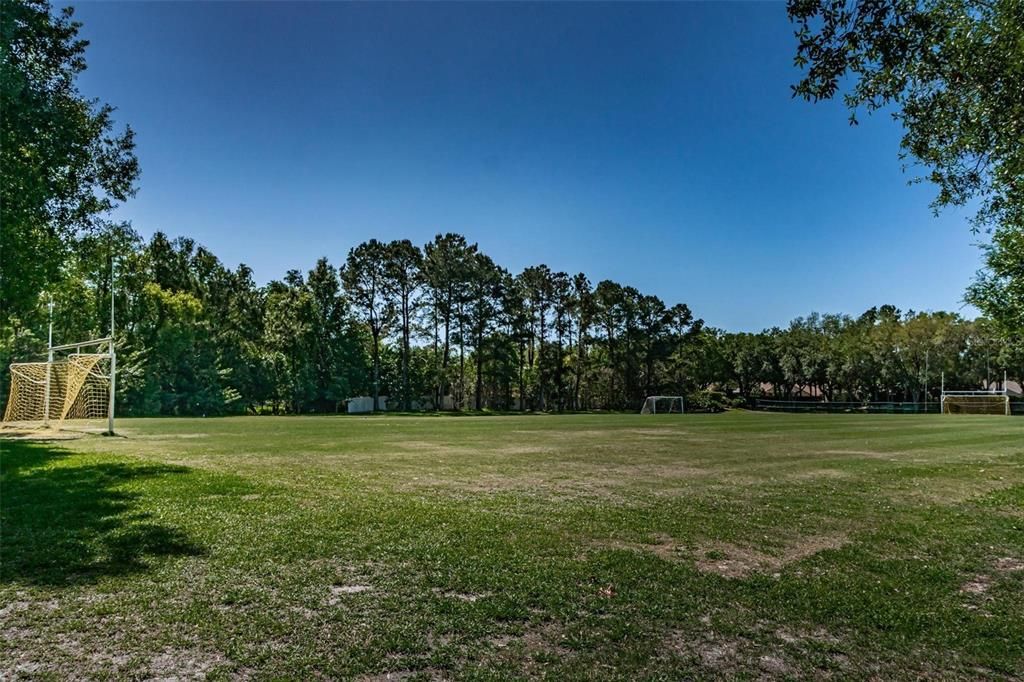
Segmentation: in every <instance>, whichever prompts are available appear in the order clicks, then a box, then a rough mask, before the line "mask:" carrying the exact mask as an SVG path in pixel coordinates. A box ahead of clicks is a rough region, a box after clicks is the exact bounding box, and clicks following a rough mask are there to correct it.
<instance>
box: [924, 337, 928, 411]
mask: <svg viewBox="0 0 1024 682" xmlns="http://www.w3.org/2000/svg"><path fill="white" fill-rule="evenodd" d="M924 413H925V414H928V349H925V351H924Z"/></svg>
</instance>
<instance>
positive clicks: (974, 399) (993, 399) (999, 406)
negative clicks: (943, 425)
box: [939, 373, 1011, 416]
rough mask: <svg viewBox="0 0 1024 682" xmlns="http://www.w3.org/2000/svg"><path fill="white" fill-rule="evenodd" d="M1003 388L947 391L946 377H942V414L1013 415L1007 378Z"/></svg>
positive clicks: (1004, 378)
mask: <svg viewBox="0 0 1024 682" xmlns="http://www.w3.org/2000/svg"><path fill="white" fill-rule="evenodd" d="M1002 386H1003V388H1001V389H991V390H988V391H947V390H946V377H945V375H943V377H942V394H941V398H940V399H939V400H940V402H939V404H940V405H941V410H942V414H999V415H1007V416H1009V415H1010V414H1011V410H1010V394H1009V392H1008V391H1007V390H1006V376H1005V373H1004V375H1003V384H1002Z"/></svg>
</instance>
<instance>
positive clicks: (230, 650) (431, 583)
mask: <svg viewBox="0 0 1024 682" xmlns="http://www.w3.org/2000/svg"><path fill="white" fill-rule="evenodd" d="M120 428H121V429H122V431H123V433H124V434H125V436H126V437H125V438H100V437H95V436H89V437H85V438H81V439H78V440H74V441H62V442H52V443H32V442H23V441H7V442H4V443H3V444H2V447H3V455H2V476H3V478H2V488H0V493H2V495H0V502H2V530H0V532H2V568H0V628H2V632H0V677H14V678H17V677H21V676H24V677H28V678H43V679H45V678H54V679H58V678H59V679H64V678H68V677H78V678H104V677H116V678H123V677H136V678H148V677H157V678H177V679H191V678H202V677H206V676H208V677H210V678H214V679H217V678H232V677H251V678H293V679H311V678H317V677H323V678H333V679H353V678H355V679H406V678H409V679H447V678H459V679H507V678H521V677H551V678H555V679H584V678H586V679H594V678H601V679H611V678H621V679H679V678H681V677H685V678H726V677H727V678H737V677H740V678H742V677H747V678H764V677H771V678H786V677H828V676H832V677H837V678H844V679H847V678H877V679H910V678H918V677H922V676H924V677H931V678H936V677H950V678H952V677H961V678H972V679H973V678H996V679H999V678H1005V679H1014V678H1017V679H1019V678H1021V677H1024V419H1018V418H1006V417H948V416H947V417H942V416H926V415H922V416H887V415H880V416H867V415H808V416H796V415H775V414H750V413H730V414H724V415H686V416H683V417H680V416H667V415H666V416H657V417H641V416H639V415H637V416H628V415H620V416H616V415H610V416H596V415H595V416H590V415H588V416H565V417H554V416H533V417H478V418H468V417H467V418H445V417H383V416H381V417H367V418H348V417H335V418H302V417H293V418H271V417H263V418H230V419H164V420H123V421H121V422H120ZM389 675H390V677H389Z"/></svg>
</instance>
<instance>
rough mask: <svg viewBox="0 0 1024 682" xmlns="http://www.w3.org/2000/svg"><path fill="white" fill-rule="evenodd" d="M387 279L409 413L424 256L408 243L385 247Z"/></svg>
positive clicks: (403, 387)
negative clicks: (393, 303)
mask: <svg viewBox="0 0 1024 682" xmlns="http://www.w3.org/2000/svg"><path fill="white" fill-rule="evenodd" d="M386 268H387V276H388V278H389V279H390V288H391V289H392V290H393V291H394V292H395V298H396V308H397V311H398V325H399V332H400V335H401V372H402V383H401V386H402V389H401V400H402V408H403V409H404V410H406V411H409V410H411V409H412V394H411V393H410V389H409V363H410V357H411V337H412V328H413V322H414V317H415V315H416V310H417V308H418V307H419V305H420V300H419V293H420V286H421V284H422V281H423V252H422V251H420V249H419V247H417V246H414V245H413V243H412V242H411V241H409V240H408V239H400V240H395V241H393V242H391V243H390V244H388V246H387V264H386Z"/></svg>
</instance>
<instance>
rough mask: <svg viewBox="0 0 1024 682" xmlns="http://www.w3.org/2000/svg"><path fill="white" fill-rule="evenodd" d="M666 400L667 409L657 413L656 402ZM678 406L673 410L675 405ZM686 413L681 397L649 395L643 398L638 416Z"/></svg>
mask: <svg viewBox="0 0 1024 682" xmlns="http://www.w3.org/2000/svg"><path fill="white" fill-rule="evenodd" d="M659 400H667V401H669V403H668V405H669V407H668V409H667V410H661V411H660V412H659V411H658V401H659ZM677 404H678V405H679V409H678V410H677V409H674V408H675V406H676V405H677ZM685 412H686V403H685V401H684V400H683V396H681V395H649V396H647V397H646V398H644V406H643V407H642V408H641V409H640V414H684V413H685Z"/></svg>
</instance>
